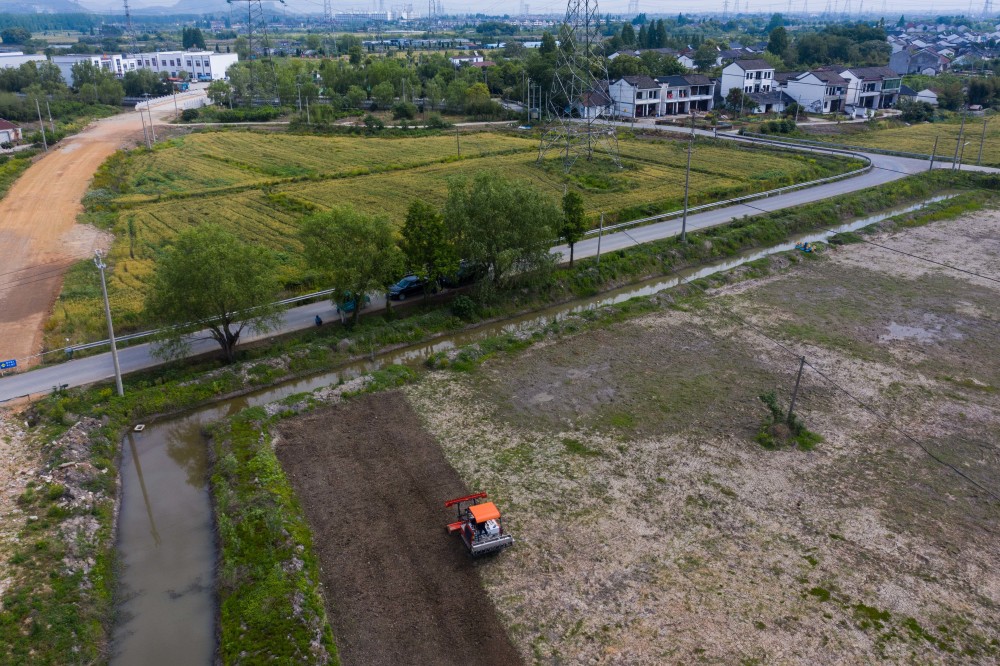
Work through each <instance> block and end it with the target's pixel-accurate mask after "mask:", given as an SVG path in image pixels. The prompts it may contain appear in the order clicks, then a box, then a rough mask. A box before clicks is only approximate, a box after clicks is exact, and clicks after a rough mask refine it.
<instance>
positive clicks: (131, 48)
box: [122, 0, 138, 55]
mask: <svg viewBox="0 0 1000 666" xmlns="http://www.w3.org/2000/svg"><path fill="white" fill-rule="evenodd" d="M122 4H123V5H125V50H126V51H127V52H128V53H129V54H130V55H131V54H134V53H135V52H136V51H137V50H138V47H136V45H135V30H134V29H133V28H132V10H131V9H129V6H128V0H122Z"/></svg>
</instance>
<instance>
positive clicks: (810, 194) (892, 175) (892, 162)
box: [0, 128, 1000, 403]
mask: <svg viewBox="0 0 1000 666" xmlns="http://www.w3.org/2000/svg"><path fill="white" fill-rule="evenodd" d="M677 131H679V132H684V133H687V132H689V131H690V130H684V129H680V128H678V130H677ZM699 134H704V135H708V136H711V133H709V132H699ZM719 136H720V137H722V136H723V135H719ZM728 138H733V139H736V140H739V139H738V138H737V137H728ZM696 155H697V153H696ZM865 155H866V157H868V158H869V159H871V161H872V169H871V170H870V171H868V172H867V173H865V174H862V175H860V176H855V177H853V178H847V179H844V180H840V181H836V182H833V183H826V184H824V185H819V186H816V187H810V188H807V189H803V190H796V191H793V192H788V193H786V194H781V195H778V196H774V197H769V198H765V199H757V200H755V201H751V202H749V203H746V204H737V205H734V206H728V207H725V208H718V209H715V210H711V211H706V212H703V213H697V214H694V215H689V216H688V220H687V225H688V229H689V230H691V231H694V230H697V229H703V228H706V227H711V226H717V225H720V224H726V223H727V222H730V221H731V220H733V219H736V218H740V217H743V216H744V215H750V216H753V215H759V214H761V213H765V212H770V211H775V210H780V209H782V208H789V207H792V206H799V205H801V204H806V203H811V202H814V201H819V200H821V199H827V198H830V197H834V196H837V195H840V194H845V193H847V192H854V191H857V190H861V189H864V188H867V187H873V186H875V185H881V184H882V183H887V182H889V181H893V180H898V179H900V178H903V177H905V176H908V175H911V174H914V173H918V172H920V171H924V170H926V169H927V168H928V163H927V162H926V161H923V160H915V159H908V158H901V157H889V156H886V155H877V154H869V153H865ZM695 159H697V157H696V158H695ZM940 166H941V167H942V168H949V167H950V165H940ZM963 168H969V169H976V170H982V171H993V172H1000V169H986V168H977V167H963ZM680 231H681V220H680V218H677V219H672V220H668V221H665V222H659V223H656V224H650V225H647V226H644V227H639V228H636V229H629V230H626V231H620V232H616V233H608V234H605V235H604V237H603V238H602V239H601V252H610V251H612V250H617V249H620V248H626V247H630V246H632V245H636V244H639V243H644V242H649V241H653V240H659V239H662V238H669V237H671V236H676V235H678V234H680ZM552 252H553V253H559V254H564V255H565V256H566V257H568V256H569V255H568V249H567V248H566V247H565V246H556V247H554V248H552ZM595 254H597V238H596V237H589V238H587V239H586V240H583V241H580V242H579V243H577V244H576V249H575V255H576V257H577V258H584V257H591V256H594V255H595ZM381 307H384V300H383V298H382V297H378V298H375V297H373V298H372V303H371V305H370V306H369V308H370V309H372V310H376V309H379V308H381ZM316 315H319V316H320V317H321V318H322V319H323V320H324V321H335V320H336V319H337V318H338V315H337V313H336V311H335V310H334V307H333V305H331V304H330V301H328V300H327V301H323V302H321V303H313V304H310V305H303V306H299V307H295V308H291V309H289V310H287V311H285V313H284V315H283V322H282V324H281V327H280V329H279V330H278V331H277V332H275V333H272V334H268V335H277V334H282V333H289V332H293V331H297V330H303V329H307V328H309V327H310V326H313V325H314V318H315V317H316ZM263 337H268V336H259V335H253V334H250V335H247V336H246V337H244V338H243V341H244V342H249V341H253V340H259V339H261V338H263ZM217 350H218V345H217V344H216V343H215V341H213V340H211V339H210V338H204V337H202V338H200V339H198V340H196V341H194V343H193V344H192V346H191V353H192V355H197V354H203V353H206V352H213V351H217ZM2 353H3V351H2V349H0V355H2ZM118 357H119V363H120V364H121V368H122V372H123V373H129V372H134V371H136V370H142V369H145V368H150V367H154V366H156V365H159V364H160V363H161V362H162V361H160V360H159V359H157V358H156V357H155V356H153V354H152V345H151V344H149V343H146V344H140V345H136V346H134V347H128V348H126V349H122V350H121V351H119V354H118ZM0 360H2V359H0ZM113 376H114V368H113V365H112V361H111V354H110V352H107V353H104V354H98V355H96V356H90V357H87V358H81V359H77V360H73V361H67V362H65V363H60V364H57V365H51V366H47V367H41V368H37V369H35V370H31V371H28V372H24V373H20V374H14V375H10V376H7V377H4V378H0V403H2V402H5V401H7V400H11V399H14V398H19V397H24V396H27V395H31V394H37V393H46V392H48V391H51V390H52V388H53V387H54V386H57V385H64V384H65V385H68V386H82V385H85V384H90V383H93V382H97V381H101V380H106V379H109V378H112V377H113Z"/></svg>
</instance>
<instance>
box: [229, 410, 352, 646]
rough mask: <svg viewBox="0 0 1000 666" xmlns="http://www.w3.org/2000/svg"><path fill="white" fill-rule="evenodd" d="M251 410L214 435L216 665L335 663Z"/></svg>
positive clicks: (315, 574) (300, 539) (309, 554)
mask: <svg viewBox="0 0 1000 666" xmlns="http://www.w3.org/2000/svg"><path fill="white" fill-rule="evenodd" d="M269 423H270V419H269V418H268V417H267V414H266V412H265V411H264V410H263V409H262V408H259V407H251V408H249V409H246V410H244V411H242V412H240V413H239V414H238V415H236V416H235V417H233V418H231V419H229V420H228V421H224V422H222V423H221V424H218V425H217V426H216V427H215V428H214V431H213V437H212V440H213V451H214V455H215V464H214V466H213V470H212V476H211V484H212V493H213V496H214V498H215V507H216V520H217V525H218V531H219V541H220V563H219V579H218V586H219V614H220V620H219V637H220V642H219V655H220V659H221V662H222V663H223V664H237V663H248V662H250V663H253V662H264V661H279V662H283V663H313V664H327V663H339V659H338V658H337V648H336V646H335V645H334V641H333V632H332V631H331V630H330V625H329V623H328V621H327V618H326V611H325V608H324V605H323V598H322V595H321V593H320V587H319V586H320V577H319V565H318V563H317V560H316V556H315V554H314V553H313V549H312V534H311V532H310V531H309V527H308V525H307V523H306V520H305V516H304V515H303V513H302V507H301V506H300V505H299V502H298V499H297V498H296V497H295V494H294V491H293V490H292V488H291V485H290V484H289V483H288V479H287V478H286V477H285V474H284V472H283V471H282V469H281V465H280V463H279V462H278V458H277V456H275V454H274V450H273V448H272V447H271V437H270V434H269V432H268V425H269Z"/></svg>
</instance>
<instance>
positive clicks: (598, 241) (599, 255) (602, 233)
mask: <svg viewBox="0 0 1000 666" xmlns="http://www.w3.org/2000/svg"><path fill="white" fill-rule="evenodd" d="M603 236H604V213H601V228H600V230H598V232H597V265H598V266H600V265H601V238H602V237H603Z"/></svg>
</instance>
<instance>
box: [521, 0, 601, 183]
mask: <svg viewBox="0 0 1000 666" xmlns="http://www.w3.org/2000/svg"><path fill="white" fill-rule="evenodd" d="M598 16H599V14H598V11H597V0H569V3H568V4H567V6H566V19H565V22H564V23H563V25H562V28H561V29H560V31H559V40H560V44H559V46H558V49H559V50H558V54H559V55H558V58H557V60H556V71H555V76H554V78H553V82H552V83H553V85H552V90H551V93H550V95H549V103H548V107H549V113H550V114H551V115H552V116H554V117H555V120H554V122H553V124H552V125H551V126H550V127H549V128H548V129H547V130H546V132H545V134H544V135H542V141H541V145H540V146H539V149H538V160H539V161H541V160H542V159H543V158H544V157H545V155H546V154H547V153H550V152H553V151H558V152H561V153H563V154H564V160H565V164H566V170H567V171H568V170H569V169H570V167H572V166H573V163H574V162H576V160H577V159H578V158H579V157H580V156H581V155H582V156H584V157H586V158H587V159H588V160H590V159H592V158H593V157H594V153H595V152H602V153H604V154H606V155H607V156H608V157H609V158H610V159H611V160H612V161H613V162H614V163H615V164H616V165H618V166H619V167H620V166H621V160H620V158H619V156H618V136H617V134H616V133H615V126H614V124H613V123H612V122H609V119H608V117H607V115H608V108H609V107H610V106H611V98H610V94H609V91H608V84H609V81H608V69H607V66H606V65H605V61H604V58H603V56H602V55H601V54H600V52H599V49H600V47H601V36H600V33H599V32H598V29H597V26H598ZM595 105H596V107H595ZM594 108H597V109H600V111H596V112H592V111H591V110H592V109H594Z"/></svg>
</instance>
